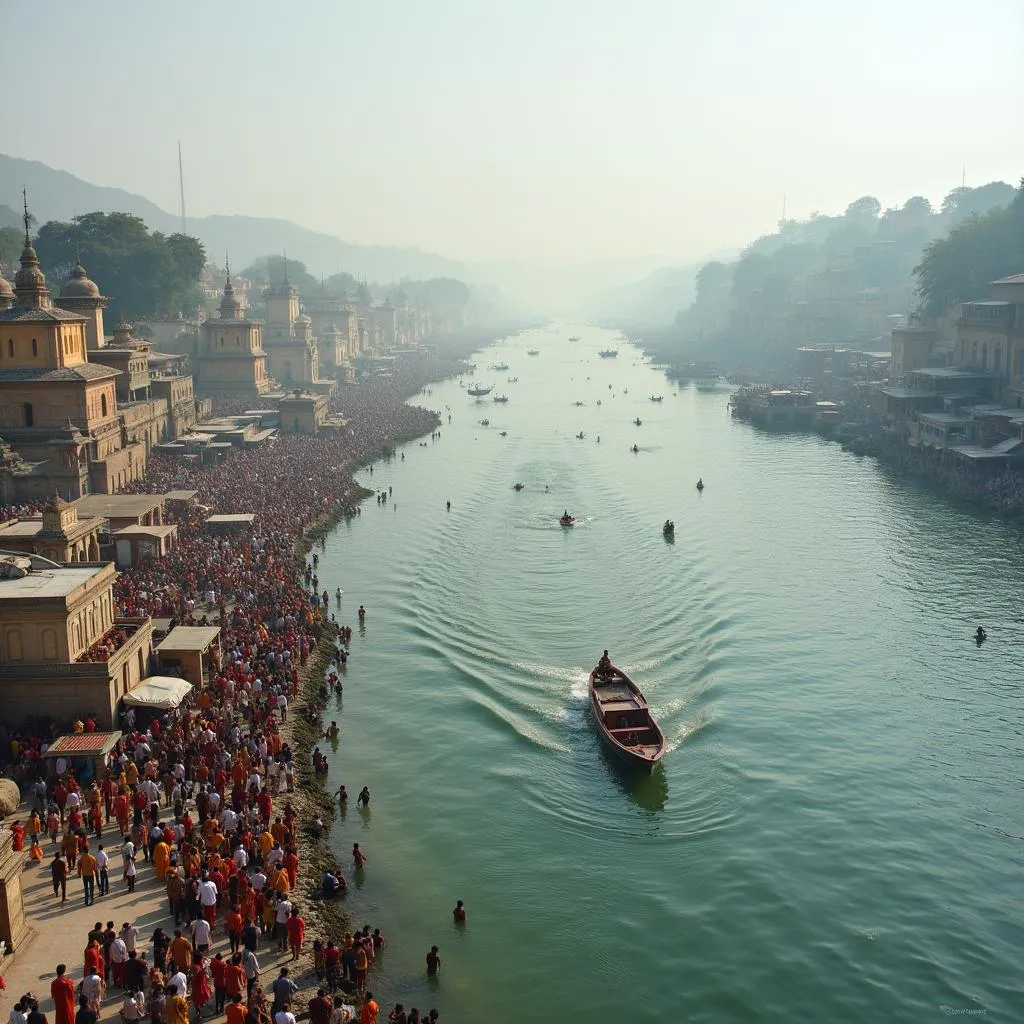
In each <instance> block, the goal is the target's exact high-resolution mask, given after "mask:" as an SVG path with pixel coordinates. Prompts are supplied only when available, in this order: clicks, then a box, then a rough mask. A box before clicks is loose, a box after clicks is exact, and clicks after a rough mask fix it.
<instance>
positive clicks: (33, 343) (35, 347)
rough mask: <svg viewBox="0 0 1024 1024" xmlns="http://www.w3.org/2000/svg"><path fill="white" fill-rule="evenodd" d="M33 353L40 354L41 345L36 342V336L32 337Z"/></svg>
mask: <svg viewBox="0 0 1024 1024" xmlns="http://www.w3.org/2000/svg"><path fill="white" fill-rule="evenodd" d="M32 355H33V356H37V355H39V346H38V345H37V344H36V339H35V338H33V339H32Z"/></svg>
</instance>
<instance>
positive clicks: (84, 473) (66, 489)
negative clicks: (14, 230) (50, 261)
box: [0, 205, 146, 499]
mask: <svg viewBox="0 0 1024 1024" xmlns="http://www.w3.org/2000/svg"><path fill="white" fill-rule="evenodd" d="M28 224H29V218H28V210H27V205H26V211H25V248H24V250H23V251H22V254H21V269H20V270H19V271H18V273H17V275H16V276H15V280H14V291H13V296H11V295H10V294H9V292H10V289H9V288H8V289H6V291H0V436H2V437H3V438H4V439H5V441H6V442H7V443H8V444H10V446H11V448H12V449H13V450H14V451H15V452H17V454H18V455H19V456H20V457H21V458H22V459H23V460H24V462H25V463H27V464H28V469H27V470H22V471H20V472H16V473H15V474H13V475H12V477H11V485H13V486H9V487H8V489H9V490H13V493H14V495H15V497H16V498H18V499H25V498H33V497H42V496H44V495H47V494H53V493H54V492H58V493H61V494H65V495H67V496H69V497H73V498H77V497H78V496H79V495H81V494H86V493H89V492H90V491H112V490H114V489H115V488H117V487H123V486H124V485H125V484H127V483H129V482H130V481H132V480H136V479H138V478H139V477H140V476H141V475H142V474H143V472H144V471H145V468H146V451H145V448H144V447H143V446H141V445H137V444H136V445H133V444H125V443H123V441H122V435H121V423H120V420H119V417H118V409H117V394H116V385H115V381H116V379H117V377H118V371H117V370H115V369H111V368H110V367H107V366H101V365H98V364H94V363H90V362H89V358H88V341H89V325H90V321H89V319H88V318H86V317H84V316H81V315H80V314H78V313H72V312H69V311H68V310H65V309H61V308H59V307H56V306H54V305H53V302H52V301H51V299H50V292H49V290H48V288H47V287H46V278H45V276H44V275H43V272H42V270H41V269H40V266H39V257H38V256H37V254H36V251H35V249H34V248H33V247H32V243H31V240H30V238H29V233H28ZM98 311H99V312H100V315H102V312H101V309H100V308H99V307H98Z"/></svg>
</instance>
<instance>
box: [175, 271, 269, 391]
mask: <svg viewBox="0 0 1024 1024" xmlns="http://www.w3.org/2000/svg"><path fill="white" fill-rule="evenodd" d="M194 369H195V371H196V373H195V376H196V388H197V389H198V390H199V391H200V392H204V393H206V394H237V395H251V396H253V397H257V396H259V395H262V394H263V393H264V392H266V391H269V390H270V389H271V386H272V385H271V381H270V377H269V375H268V370H267V355H266V352H265V351H264V349H263V324H262V323H261V322H260V321H259V320H249V319H247V318H246V316H245V309H244V306H243V304H242V300H241V299H240V298H239V297H238V296H237V295H236V294H235V290H234V288H233V286H232V284H231V275H230V274H228V276H227V280H226V281H225V283H224V295H223V297H222V298H221V302H220V318H219V319H217V320H213V319H211V320H207V321H206V322H205V323H204V324H203V328H202V335H201V339H200V344H199V350H198V352H197V354H196V357H195V367H194Z"/></svg>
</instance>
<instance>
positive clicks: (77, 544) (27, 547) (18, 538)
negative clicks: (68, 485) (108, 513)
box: [0, 495, 104, 564]
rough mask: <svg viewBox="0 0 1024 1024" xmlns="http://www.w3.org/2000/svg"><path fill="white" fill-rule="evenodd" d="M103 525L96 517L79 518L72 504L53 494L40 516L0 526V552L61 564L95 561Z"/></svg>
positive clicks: (97, 555) (15, 520)
mask: <svg viewBox="0 0 1024 1024" xmlns="http://www.w3.org/2000/svg"><path fill="white" fill-rule="evenodd" d="M103 526H104V521H103V519H101V518H100V517H99V516H87V517H86V518H84V519H79V517H78V510H77V509H76V508H75V506H74V505H72V504H70V503H69V502H66V501H64V499H63V498H61V497H59V496H58V495H54V496H53V497H52V498H51V499H50V500H49V501H48V502H47V503H46V506H45V508H44V509H43V514H42V515H41V516H31V517H29V518H28V519H10V520H8V521H7V522H6V523H0V551H17V552H20V553H22V554H26V555H41V556H42V557H43V558H48V559H49V560H50V561H51V562H59V563H61V564H63V563H67V562H98V561H99V559H100V530H101V529H102V528H103Z"/></svg>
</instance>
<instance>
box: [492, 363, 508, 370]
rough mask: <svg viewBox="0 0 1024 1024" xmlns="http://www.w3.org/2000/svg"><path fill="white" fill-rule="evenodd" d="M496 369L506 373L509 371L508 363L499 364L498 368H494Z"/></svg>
mask: <svg viewBox="0 0 1024 1024" xmlns="http://www.w3.org/2000/svg"><path fill="white" fill-rule="evenodd" d="M494 369H496V370H501V371H502V372H504V371H505V370H507V369H508V363H498V364H497V365H496V366H495V367H494Z"/></svg>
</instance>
